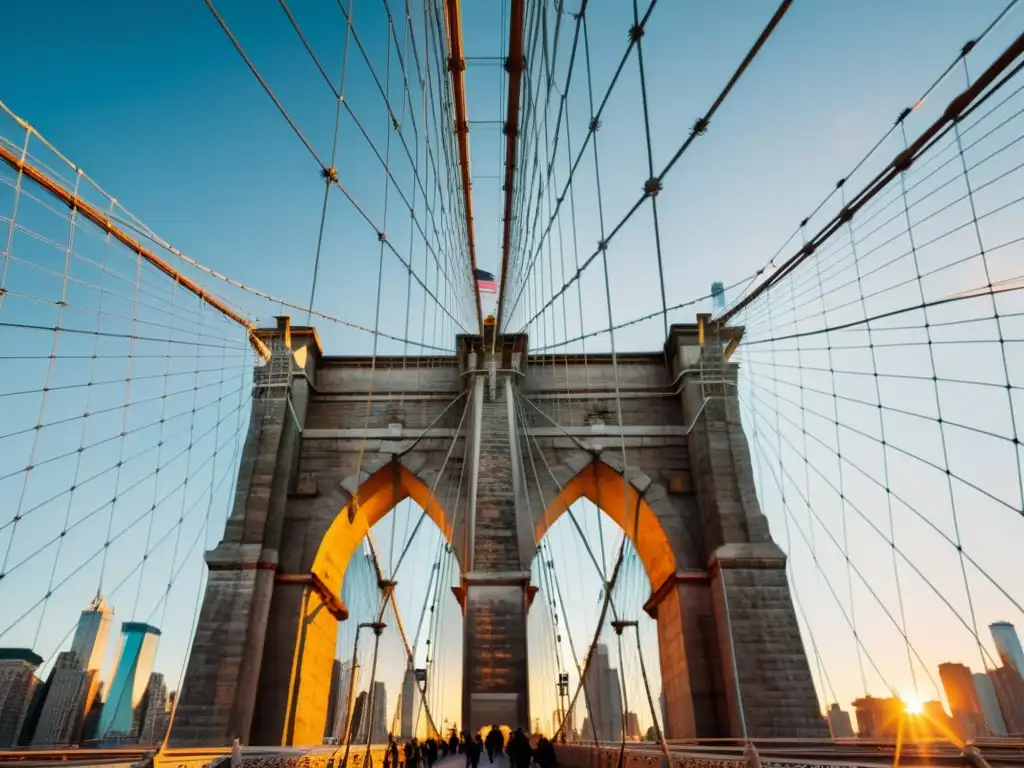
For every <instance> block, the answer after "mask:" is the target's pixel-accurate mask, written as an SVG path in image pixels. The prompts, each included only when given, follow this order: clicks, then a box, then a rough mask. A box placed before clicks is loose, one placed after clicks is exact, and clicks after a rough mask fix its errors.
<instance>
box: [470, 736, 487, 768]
mask: <svg viewBox="0 0 1024 768" xmlns="http://www.w3.org/2000/svg"><path fill="white" fill-rule="evenodd" d="M483 753H484V741H483V739H482V738H480V734H479V733H477V734H474V735H473V738H471V739H470V738H467V739H466V755H467V756H468V757H469V766H470V768H478V766H479V765H480V755H482V754H483Z"/></svg>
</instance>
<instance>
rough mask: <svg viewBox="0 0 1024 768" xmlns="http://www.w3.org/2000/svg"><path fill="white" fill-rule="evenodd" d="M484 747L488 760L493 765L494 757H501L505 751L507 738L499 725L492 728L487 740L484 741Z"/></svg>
mask: <svg viewBox="0 0 1024 768" xmlns="http://www.w3.org/2000/svg"><path fill="white" fill-rule="evenodd" d="M484 746H485V747H486V748H487V760H488V761H489V762H490V763H492V764H493V763H494V755H495V754H497V755H498V756H499V757H500V756H501V753H502V751H504V749H505V737H504V736H503V735H502V733H501V730H499V728H498V726H497V725H492V726H491V730H490V731H489V732H488V733H487V738H486V739H485V740H484Z"/></svg>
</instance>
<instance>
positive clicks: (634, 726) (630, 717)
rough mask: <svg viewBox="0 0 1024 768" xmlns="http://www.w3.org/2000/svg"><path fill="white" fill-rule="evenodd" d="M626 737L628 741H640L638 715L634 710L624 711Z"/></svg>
mask: <svg viewBox="0 0 1024 768" xmlns="http://www.w3.org/2000/svg"><path fill="white" fill-rule="evenodd" d="M626 738H627V739H629V740H630V741H640V717H639V716H638V715H637V713H636V712H627V713H626Z"/></svg>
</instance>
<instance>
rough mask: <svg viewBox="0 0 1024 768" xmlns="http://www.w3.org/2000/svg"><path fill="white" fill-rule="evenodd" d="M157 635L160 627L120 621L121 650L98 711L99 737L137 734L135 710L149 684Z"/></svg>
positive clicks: (113, 737)
mask: <svg viewBox="0 0 1024 768" xmlns="http://www.w3.org/2000/svg"><path fill="white" fill-rule="evenodd" d="M159 637H160V630H159V629H157V628H156V627H152V626H150V625H149V624H143V623H142V622H137V621H125V622H122V624H121V651H120V653H119V654H118V658H117V665H116V667H115V668H114V678H113V680H111V682H110V693H109V694H108V696H107V700H106V701H105V702H104V703H103V711H102V713H101V714H100V728H99V733H98V734H97V736H98V737H99V738H101V739H108V738H111V739H124V738H132V737H137V736H138V735H139V734H138V730H137V729H138V716H137V713H136V711H135V710H136V708H137V707H138V706H139V705H140V704H141V703H142V699H143V694H145V692H146V688H147V686H148V685H149V675H150V673H151V672H152V671H153V658H154V657H155V656H156V646H157V642H158V639H159Z"/></svg>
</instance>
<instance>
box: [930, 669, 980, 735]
mask: <svg viewBox="0 0 1024 768" xmlns="http://www.w3.org/2000/svg"><path fill="white" fill-rule="evenodd" d="M939 678H940V679H941V680H942V688H943V690H945V692H946V700H947V701H948V702H949V711H950V714H952V715H953V724H954V726H955V727H956V731H957V733H958V734H959V735H960V736H961V737H963V738H964V739H973V738H976V737H978V736H987V735H988V724H987V723H986V722H985V715H984V713H983V712H982V710H981V702H980V701H979V700H978V693H977V691H976V690H975V689H974V678H973V677H972V676H971V670H970V669H969V668H968V667H967V666H965V665H964V664H956V663H953V662H946V663H945V664H939Z"/></svg>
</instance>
